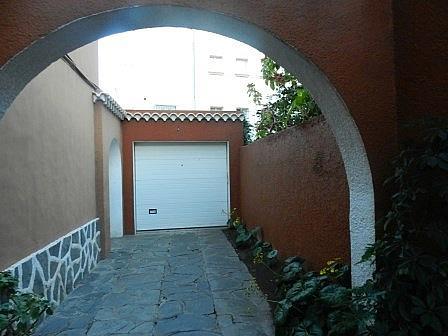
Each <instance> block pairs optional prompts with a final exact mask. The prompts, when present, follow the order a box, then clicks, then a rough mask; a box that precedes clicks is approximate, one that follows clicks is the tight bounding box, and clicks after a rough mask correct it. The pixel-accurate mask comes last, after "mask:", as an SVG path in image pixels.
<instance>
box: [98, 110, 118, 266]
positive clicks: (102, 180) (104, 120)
mask: <svg viewBox="0 0 448 336" xmlns="http://www.w3.org/2000/svg"><path fill="white" fill-rule="evenodd" d="M114 139H115V140H117V142H118V144H119V145H120V147H121V121H120V119H118V118H117V117H116V116H114V115H113V114H112V113H111V112H109V111H108V110H107V109H106V108H105V107H104V105H103V104H102V103H100V102H97V103H96V104H95V161H96V181H95V182H96V202H97V203H96V204H97V213H98V217H99V218H100V229H101V256H102V257H107V255H108V253H109V252H110V209H109V151H110V145H111V143H112V141H113V140H114Z"/></svg>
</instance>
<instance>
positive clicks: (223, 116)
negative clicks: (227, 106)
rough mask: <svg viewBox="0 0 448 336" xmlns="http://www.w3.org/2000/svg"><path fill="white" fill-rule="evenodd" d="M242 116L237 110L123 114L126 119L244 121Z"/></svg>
mask: <svg viewBox="0 0 448 336" xmlns="http://www.w3.org/2000/svg"><path fill="white" fill-rule="evenodd" d="M244 118H245V116H244V113H239V112H220V113H217V112H214V113H212V112H191V113H183V112H181V113H174V112H144V113H140V112H134V113H129V112H127V113H126V114H125V120H127V121H131V120H137V121H178V120H179V121H244Z"/></svg>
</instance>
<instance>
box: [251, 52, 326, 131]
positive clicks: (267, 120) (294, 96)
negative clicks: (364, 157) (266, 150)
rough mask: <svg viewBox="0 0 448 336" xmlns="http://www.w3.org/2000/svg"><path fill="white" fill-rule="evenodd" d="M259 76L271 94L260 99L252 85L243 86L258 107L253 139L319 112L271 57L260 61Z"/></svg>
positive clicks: (296, 123)
mask: <svg viewBox="0 0 448 336" xmlns="http://www.w3.org/2000/svg"><path fill="white" fill-rule="evenodd" d="M261 64H262V71H261V72H262V77H263V79H264V81H265V83H266V85H268V86H269V87H270V88H271V89H272V91H273V94H272V95H271V96H270V97H268V99H267V102H264V100H266V99H263V95H262V94H261V93H260V92H259V91H258V90H257V89H256V87H255V84H253V83H251V84H248V86H247V93H248V95H249V97H250V98H252V100H253V101H254V103H255V104H257V105H258V106H259V110H258V112H257V116H258V118H259V120H258V122H257V123H256V125H255V138H256V139H259V138H264V137H266V136H268V135H270V134H273V133H276V132H279V131H281V130H284V129H285V128H287V127H290V126H294V125H299V124H301V123H303V122H306V121H307V120H310V119H311V118H313V117H315V116H318V115H320V114H321V111H320V109H319V107H318V106H317V104H316V102H315V101H314V99H313V98H312V97H311V94H310V93H309V91H308V90H307V89H305V88H304V87H303V85H302V84H301V83H300V82H299V80H298V79H297V78H296V77H295V76H293V75H292V74H291V73H289V72H287V71H286V70H285V69H284V68H282V67H281V66H280V65H279V64H277V63H276V62H275V61H273V60H272V59H270V58H268V57H265V58H263V59H262V61H261Z"/></svg>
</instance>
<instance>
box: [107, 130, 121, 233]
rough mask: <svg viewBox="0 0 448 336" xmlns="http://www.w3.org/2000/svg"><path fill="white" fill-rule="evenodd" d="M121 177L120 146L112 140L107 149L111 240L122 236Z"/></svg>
mask: <svg viewBox="0 0 448 336" xmlns="http://www.w3.org/2000/svg"><path fill="white" fill-rule="evenodd" d="M122 182H123V176H122V164H121V151H120V145H119V143H118V141H117V140H116V139H114V140H112V143H111V144H110V149H109V222H110V236H111V238H116V237H122V236H123V186H122Z"/></svg>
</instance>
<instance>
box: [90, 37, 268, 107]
mask: <svg viewBox="0 0 448 336" xmlns="http://www.w3.org/2000/svg"><path fill="white" fill-rule="evenodd" d="M193 46H194V48H193ZM210 55H221V56H223V60H222V62H221V63H222V64H221V66H222V67H223V75H222V76H211V75H210V74H209V71H210V67H211V65H210V57H209V56H210ZM263 57H264V55H263V54H262V53H260V52H258V51H257V50H256V49H254V48H252V47H250V46H248V45H246V44H243V43H241V42H238V41H235V40H233V39H229V38H227V37H224V36H221V35H217V34H213V33H208V32H204V31H197V30H192V29H186V28H151V29H143V30H137V31H133V32H126V33H122V34H117V35H113V36H109V37H106V38H104V39H101V40H100V41H99V84H100V87H101V88H102V89H103V90H104V91H106V92H108V93H110V94H111V95H112V96H113V97H114V98H115V99H116V100H117V101H118V102H119V103H120V105H122V107H123V108H125V109H152V108H154V106H155V105H175V106H176V107H177V109H198V110H208V109H209V108H210V106H223V108H224V110H235V108H237V107H247V108H249V109H250V110H251V114H252V115H253V114H254V112H255V109H256V106H255V105H254V104H253V103H252V102H251V100H250V99H249V98H248V96H247V92H246V91H247V88H246V86H247V84H248V83H253V82H254V83H256V85H257V87H258V88H259V89H262V90H265V88H264V87H265V85H264V83H263V81H262V80H261V72H260V60H261V58H263ZM238 59H247V60H248V61H247V62H246V63H247V67H246V68H247V71H246V72H247V76H237V75H236V72H237V71H236V70H235V67H236V60H238ZM194 60H196V62H194ZM240 63H241V62H240ZM266 89H267V88H266Z"/></svg>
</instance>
